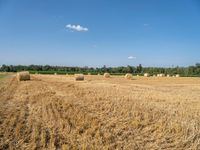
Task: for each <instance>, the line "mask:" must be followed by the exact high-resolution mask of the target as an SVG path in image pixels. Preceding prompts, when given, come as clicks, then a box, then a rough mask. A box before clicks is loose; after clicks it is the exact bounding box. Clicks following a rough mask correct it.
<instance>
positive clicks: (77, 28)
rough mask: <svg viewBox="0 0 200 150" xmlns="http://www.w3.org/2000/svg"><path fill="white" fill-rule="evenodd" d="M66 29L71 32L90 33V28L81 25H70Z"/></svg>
mask: <svg viewBox="0 0 200 150" xmlns="http://www.w3.org/2000/svg"><path fill="white" fill-rule="evenodd" d="M65 28H67V29H69V30H71V31H79V32H86V31H88V28H86V27H82V26H81V25H71V24H68V25H66V26H65Z"/></svg>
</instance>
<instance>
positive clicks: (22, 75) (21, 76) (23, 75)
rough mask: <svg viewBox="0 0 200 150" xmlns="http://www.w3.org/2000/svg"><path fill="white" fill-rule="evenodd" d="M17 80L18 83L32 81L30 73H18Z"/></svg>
mask: <svg viewBox="0 0 200 150" xmlns="http://www.w3.org/2000/svg"><path fill="white" fill-rule="evenodd" d="M17 79H18V81H26V80H30V79H31V77H30V74H29V72H28V71H22V72H18V73H17Z"/></svg>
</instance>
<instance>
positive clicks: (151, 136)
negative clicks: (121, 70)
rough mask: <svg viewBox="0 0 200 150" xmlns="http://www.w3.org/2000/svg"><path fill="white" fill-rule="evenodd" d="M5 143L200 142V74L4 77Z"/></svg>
mask: <svg viewBox="0 0 200 150" xmlns="http://www.w3.org/2000/svg"><path fill="white" fill-rule="evenodd" d="M0 149H27V150H30V149H131V150H141V149H145V150H146V149H148V150H150V149H153V150H156V149H159V150H160V149H178V150H179V149H181V150H182V149H185V150H188V149H200V78H182V77H180V78H155V77H149V78H145V77H133V79H132V80H126V79H125V78H124V77H113V76H112V77H111V78H104V77H103V76H94V75H91V76H86V77H85V80H84V81H75V80H74V76H70V75H69V76H65V75H63V76H61V75H57V76H54V75H31V80H30V81H17V79H16V77H14V76H12V77H10V78H6V79H1V80H0Z"/></svg>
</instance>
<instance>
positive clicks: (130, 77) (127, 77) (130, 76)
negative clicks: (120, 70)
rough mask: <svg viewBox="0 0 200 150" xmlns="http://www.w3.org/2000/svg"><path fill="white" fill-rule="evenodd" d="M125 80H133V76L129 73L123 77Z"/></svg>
mask: <svg viewBox="0 0 200 150" xmlns="http://www.w3.org/2000/svg"><path fill="white" fill-rule="evenodd" d="M125 78H126V79H128V80H131V79H132V78H133V75H132V74H131V73H127V74H126V75H125Z"/></svg>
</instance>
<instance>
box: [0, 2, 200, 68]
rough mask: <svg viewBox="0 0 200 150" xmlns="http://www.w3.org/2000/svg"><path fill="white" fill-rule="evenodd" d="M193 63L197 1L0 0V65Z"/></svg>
mask: <svg viewBox="0 0 200 150" xmlns="http://www.w3.org/2000/svg"><path fill="white" fill-rule="evenodd" d="M196 62H200V1H199V0H76V1H74V0H0V64H14V65H16V64H24V65H29V64H42V65H45V64H50V65H67V66H93V67H101V66H103V65H106V66H126V65H134V66H135V65H138V64H140V63H141V64H142V65H143V66H162V67H163V66H164V67H168V66H172V65H174V66H177V65H179V66H188V65H194V64H195V63H196Z"/></svg>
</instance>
